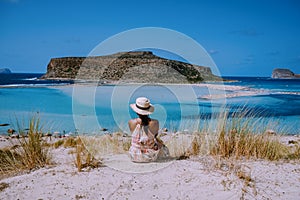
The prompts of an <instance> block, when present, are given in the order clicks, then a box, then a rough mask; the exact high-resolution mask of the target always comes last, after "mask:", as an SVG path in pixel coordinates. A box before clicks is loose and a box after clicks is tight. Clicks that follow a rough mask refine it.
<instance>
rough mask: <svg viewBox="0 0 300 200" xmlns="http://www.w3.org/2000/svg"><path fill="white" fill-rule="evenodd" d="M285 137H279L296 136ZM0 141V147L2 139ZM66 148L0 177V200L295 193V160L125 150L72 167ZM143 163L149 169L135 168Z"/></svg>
mask: <svg viewBox="0 0 300 200" xmlns="http://www.w3.org/2000/svg"><path fill="white" fill-rule="evenodd" d="M291 137H292V138H285V139H284V140H283V142H288V141H290V140H291V139H293V140H295V141H298V140H299V137H296V136H295V137H293V136H291ZM3 140H4V139H3ZM1 144H2V145H1V146H2V147H3V144H4V142H3V141H2V142H1ZM71 150H72V149H71V148H64V147H59V148H58V149H52V150H51V154H52V156H53V161H54V162H55V164H54V165H52V166H47V167H45V168H41V169H37V170H33V171H31V172H28V173H23V174H20V175H17V176H13V177H7V178H2V180H0V185H1V191H0V194H1V196H0V199H3V200H4V199H5V200H7V199H241V198H242V199H295V200H296V199H299V196H300V184H299V182H300V162H299V161H274V162H269V161H264V160H256V161H254V160H253V161H252V160H247V161H228V162H221V163H220V162H219V161H218V158H214V157H211V156H199V157H191V158H190V159H187V160H172V161H169V162H161V163H159V162H158V163H149V164H137V163H132V162H131V161H130V160H129V157H128V156H127V155H126V154H115V155H110V156H107V157H106V158H105V159H103V160H102V162H103V164H104V166H103V167H99V168H95V169H89V170H85V171H83V172H78V171H77V168H76V167H75V164H74V159H75V158H74V155H72V154H70V151H71ZM146 165H148V167H147V169H149V166H151V165H152V166H153V167H154V168H153V170H150V171H148V172H140V171H143V170H141V169H143V168H144V167H145V166H146ZM217 165H219V167H216V166H217ZM155 167H157V168H155ZM230 168H231V169H230ZM126 169H129V171H131V172H126ZM4 185H5V187H3V186H4Z"/></svg>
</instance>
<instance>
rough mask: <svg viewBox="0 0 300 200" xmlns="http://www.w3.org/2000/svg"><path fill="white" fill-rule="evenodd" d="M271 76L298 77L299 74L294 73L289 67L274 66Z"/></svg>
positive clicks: (299, 76)
mask: <svg viewBox="0 0 300 200" xmlns="http://www.w3.org/2000/svg"><path fill="white" fill-rule="evenodd" d="M272 78H282V79H291V78H292V79H293V78H300V75H299V74H294V72H292V71H291V70H289V69H283V68H276V69H274V70H273V72H272Z"/></svg>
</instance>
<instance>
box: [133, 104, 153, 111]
mask: <svg viewBox="0 0 300 200" xmlns="http://www.w3.org/2000/svg"><path fill="white" fill-rule="evenodd" d="M135 106H136V107H137V108H138V109H141V110H148V109H149V108H150V107H151V106H150V105H149V106H148V107H147V108H144V107H141V106H139V105H137V104H135Z"/></svg>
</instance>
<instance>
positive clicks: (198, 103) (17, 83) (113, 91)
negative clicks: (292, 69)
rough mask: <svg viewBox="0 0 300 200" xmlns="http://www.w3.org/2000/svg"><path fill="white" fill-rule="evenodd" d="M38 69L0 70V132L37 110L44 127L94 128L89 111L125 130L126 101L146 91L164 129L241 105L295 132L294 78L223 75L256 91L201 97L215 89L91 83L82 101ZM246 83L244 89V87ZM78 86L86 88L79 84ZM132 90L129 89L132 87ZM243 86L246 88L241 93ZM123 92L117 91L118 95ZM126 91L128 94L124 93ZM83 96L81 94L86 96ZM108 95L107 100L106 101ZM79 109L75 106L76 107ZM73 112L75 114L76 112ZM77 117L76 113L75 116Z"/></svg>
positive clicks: (298, 124) (299, 117) (297, 89)
mask: <svg viewBox="0 0 300 200" xmlns="http://www.w3.org/2000/svg"><path fill="white" fill-rule="evenodd" d="M40 76H42V74H8V75H7V74H0V124H4V123H8V124H10V125H9V126H4V127H3V126H2V127H0V133H1V134H6V131H7V129H8V128H15V129H17V127H16V120H18V121H19V123H21V124H23V123H24V125H23V128H26V127H27V123H28V119H29V118H30V117H31V116H32V115H34V114H39V116H40V119H41V124H42V126H43V130H44V131H50V132H54V131H59V132H63V131H65V132H66V133H69V132H72V133H74V132H75V129H76V128H77V129H79V130H78V131H79V132H80V133H91V132H94V133H98V132H99V130H96V129H97V128H95V127H94V126H93V125H91V124H90V123H89V122H91V123H92V120H89V117H91V115H96V119H97V120H98V122H99V124H100V125H101V127H103V128H108V129H109V131H116V130H120V129H121V130H124V131H126V129H127V121H128V120H129V118H130V117H135V114H134V113H133V112H132V111H131V110H130V109H129V105H128V101H129V102H130V103H132V102H134V99H135V98H136V97H138V96H147V97H148V98H150V99H151V101H152V103H153V104H154V105H155V107H156V112H155V113H154V114H153V115H152V117H153V118H157V119H159V120H160V122H161V127H167V128H169V129H174V130H178V129H189V128H191V127H190V125H187V126H186V127H184V126H182V123H181V122H182V121H186V122H187V124H188V123H193V122H194V121H195V120H200V124H201V122H202V121H205V119H206V120H207V119H210V118H213V116H214V114H216V113H218V112H219V111H220V110H222V108H224V103H225V104H226V107H227V108H228V110H229V112H236V111H239V109H241V108H242V109H246V110H248V111H250V112H254V113H256V114H257V115H258V117H262V118H263V119H265V120H266V121H270V122H272V123H275V124H276V127H279V128H282V129H283V130H285V132H287V133H289V134H300V80H299V79H298V80H292V79H286V80H279V79H276V80H275V79H270V78H267V77H225V78H227V79H231V80H237V81H236V82H229V83H226V84H225V85H231V86H243V87H244V89H241V91H226V92H228V93H230V92H236V93H239V92H241V93H243V92H245V90H247V91H252V92H253V91H255V93H256V94H257V95H252V96H244V97H235V98H228V99H226V100H225V101H224V100H209V99H203V98H201V96H203V95H207V94H210V93H217V92H218V89H211V90H209V89H207V88H203V87H197V86H184V85H183V86H169V87H164V86H149V85H144V86H141V87H139V88H134V87H135V86H114V85H107V86H100V87H96V88H95V89H94V90H93V91H94V96H93V95H92V96H93V98H94V99H93V103H94V104H92V105H91V104H90V102H91V101H87V102H85V95H86V94H85V93H84V92H83V93H82V95H81V97H80V98H81V99H79V100H78V99H76V98H73V87H72V85H71V83H72V82H70V81H49V80H38V78H39V77H40ZM245 88H246V89H245ZM191 89H192V90H193V92H194V95H186V93H185V91H187V90H191ZM82 91H88V89H87V90H85V89H84V88H83V89H82ZM132 91H133V92H132ZM247 91H246V92H247ZM122 95H123V96H122ZM128 95H130V96H128ZM88 96H89V95H88V94H87V95H86V98H89V97H88ZM112 99H113V101H112ZM74 106H75V109H76V114H80V117H81V118H79V119H86V120H80V122H82V123H80V124H78V121H76V120H75V122H74V119H75V118H76V117H75V118H74V115H73V113H74ZM78 110H80V111H78ZM78 112H79V113H78ZM77 119H78V118H77Z"/></svg>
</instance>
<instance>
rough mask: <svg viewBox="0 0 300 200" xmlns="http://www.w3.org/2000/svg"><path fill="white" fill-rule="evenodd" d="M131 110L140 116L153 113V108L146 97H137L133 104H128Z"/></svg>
mask: <svg viewBox="0 0 300 200" xmlns="http://www.w3.org/2000/svg"><path fill="white" fill-rule="evenodd" d="M130 107H131V108H132V110H133V111H134V112H136V113H138V114H140V115H150V114H151V113H153V112H154V107H153V105H152V104H150V100H149V99H147V98H146V97H139V98H137V99H136V100H135V103H133V104H130Z"/></svg>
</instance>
